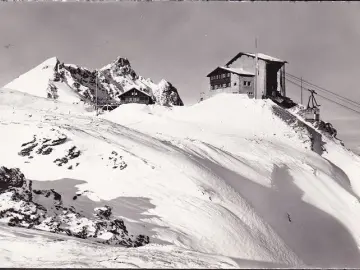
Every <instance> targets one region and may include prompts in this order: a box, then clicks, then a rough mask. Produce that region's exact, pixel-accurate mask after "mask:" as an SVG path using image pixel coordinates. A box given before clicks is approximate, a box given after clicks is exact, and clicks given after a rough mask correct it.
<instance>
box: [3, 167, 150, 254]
mask: <svg viewBox="0 0 360 270" xmlns="http://www.w3.org/2000/svg"><path fill="white" fill-rule="evenodd" d="M19 203H20V204H19ZM44 203H45V204H44ZM0 204H1V205H2V211H0V220H2V221H7V223H8V225H9V226H18V227H25V228H29V229H30V228H32V229H37V230H45V231H49V232H53V233H59V234H67V235H69V236H74V237H77V238H82V239H93V240H95V241H97V242H100V243H103V244H108V245H120V246H123V247H139V246H143V245H146V244H148V243H149V237H148V236H144V235H135V236H133V235H129V232H128V229H127V228H126V226H125V224H124V221H123V220H121V219H119V218H114V217H113V216H112V209H111V207H109V206H107V205H105V206H104V207H100V208H95V209H94V214H93V216H94V218H93V219H91V218H87V217H85V216H83V215H82V214H81V213H80V212H79V211H78V210H77V209H75V207H74V206H65V205H64V203H63V201H62V196H61V194H59V193H58V192H56V191H55V190H54V189H50V190H35V189H34V190H33V189H32V182H31V181H29V180H26V179H25V176H24V175H23V174H22V173H21V171H20V170H19V169H8V168H6V167H1V168H0ZM74 224H75V225H74Z"/></svg>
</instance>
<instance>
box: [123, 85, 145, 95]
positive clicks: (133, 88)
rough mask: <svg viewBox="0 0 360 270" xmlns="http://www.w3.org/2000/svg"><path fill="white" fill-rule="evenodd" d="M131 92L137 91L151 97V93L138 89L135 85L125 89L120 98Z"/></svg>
mask: <svg viewBox="0 0 360 270" xmlns="http://www.w3.org/2000/svg"><path fill="white" fill-rule="evenodd" d="M131 90H137V91H139V92H141V93H143V94H145V95H147V96H149V97H151V94H150V93H147V92H145V91H143V90H141V89H140V88H138V87H137V86H134V85H132V86H129V87H127V88H126V89H124V92H123V93H121V94H120V95H119V96H120V97H121V96H122V95H123V94H125V93H127V92H129V91H131Z"/></svg>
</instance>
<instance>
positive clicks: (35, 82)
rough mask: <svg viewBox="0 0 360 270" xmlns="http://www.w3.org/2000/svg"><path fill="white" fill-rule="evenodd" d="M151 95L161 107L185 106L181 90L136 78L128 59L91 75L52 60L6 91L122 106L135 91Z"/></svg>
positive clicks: (18, 79)
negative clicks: (128, 93)
mask: <svg viewBox="0 0 360 270" xmlns="http://www.w3.org/2000/svg"><path fill="white" fill-rule="evenodd" d="M133 87H135V88H137V89H139V90H140V91H143V92H145V93H147V94H149V95H150V96H151V97H152V99H153V100H154V101H155V102H156V103H157V104H159V105H166V106H173V105H180V106H182V105H183V102H182V100H181V98H180V96H179V94H178V91H177V89H176V88H175V87H174V86H173V85H172V84H171V83H169V82H167V81H166V80H161V81H160V83H159V84H154V83H153V82H152V81H151V80H150V79H144V78H143V77H142V76H139V75H137V74H136V72H135V71H134V69H133V68H132V67H131V65H130V62H129V60H128V59H126V58H122V57H118V58H117V59H116V60H115V61H113V62H112V63H111V64H109V65H106V66H105V67H103V68H101V69H99V70H94V71H91V70H89V69H87V68H84V67H80V66H76V65H72V64H64V63H61V62H60V61H59V60H58V59H57V58H56V57H52V58H50V59H48V60H46V61H44V62H43V63H41V64H40V65H38V66H36V67H35V68H33V69H32V70H30V71H28V72H27V73H25V74H23V75H21V76H19V77H18V78H16V79H15V80H14V81H12V82H10V83H8V84H7V85H5V86H4V88H9V89H13V90H18V91H21V92H25V93H28V94H31V95H35V96H38V97H47V98H51V99H55V100H59V101H62V102H67V103H79V102H80V101H84V102H86V103H90V104H92V103H94V102H95V96H96V94H95V92H96V89H98V104H108V103H111V102H119V101H120V99H119V95H121V94H122V93H124V92H126V91H127V90H129V89H131V88H133Z"/></svg>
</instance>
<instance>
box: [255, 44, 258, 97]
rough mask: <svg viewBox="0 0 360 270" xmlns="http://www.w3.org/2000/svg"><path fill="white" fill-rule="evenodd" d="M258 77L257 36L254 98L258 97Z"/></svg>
mask: <svg viewBox="0 0 360 270" xmlns="http://www.w3.org/2000/svg"><path fill="white" fill-rule="evenodd" d="M257 78H258V54H257V38H255V81H254V99H256V98H257V86H258V83H257Z"/></svg>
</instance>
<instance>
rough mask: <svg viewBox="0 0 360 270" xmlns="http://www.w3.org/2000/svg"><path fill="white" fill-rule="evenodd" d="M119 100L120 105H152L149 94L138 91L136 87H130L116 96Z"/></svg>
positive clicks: (141, 90) (142, 90)
mask: <svg viewBox="0 0 360 270" xmlns="http://www.w3.org/2000/svg"><path fill="white" fill-rule="evenodd" d="M118 97H119V98H120V102H121V104H127V103H140V104H152V103H153V100H152V96H151V94H150V92H148V91H146V90H144V89H139V88H137V87H130V88H129V89H127V90H125V92H124V93H122V94H120V95H118Z"/></svg>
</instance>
